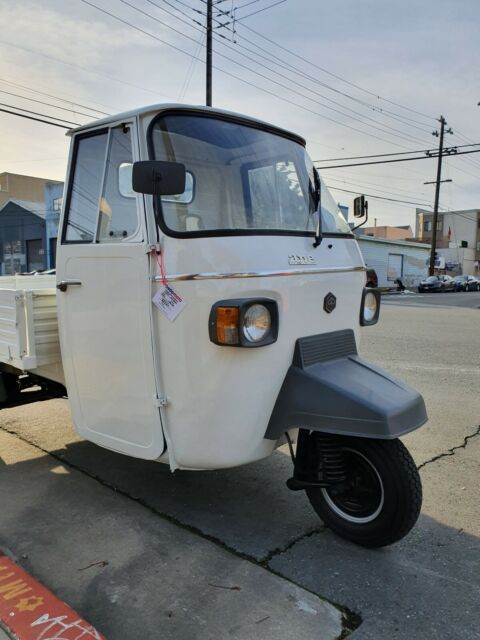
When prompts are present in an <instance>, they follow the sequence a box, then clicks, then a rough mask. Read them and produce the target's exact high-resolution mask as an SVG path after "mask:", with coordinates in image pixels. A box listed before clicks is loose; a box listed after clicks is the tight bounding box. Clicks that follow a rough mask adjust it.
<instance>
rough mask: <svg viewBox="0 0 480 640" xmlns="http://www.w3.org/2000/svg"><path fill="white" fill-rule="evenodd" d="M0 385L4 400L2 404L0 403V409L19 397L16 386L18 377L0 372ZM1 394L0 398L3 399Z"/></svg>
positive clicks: (18, 389)
mask: <svg viewBox="0 0 480 640" xmlns="http://www.w3.org/2000/svg"><path fill="white" fill-rule="evenodd" d="M0 385H1V386H2V391H4V392H5V395H6V398H5V400H4V401H3V402H1V401H0V407H2V406H4V405H6V404H8V403H9V402H14V401H15V400H16V399H17V398H18V397H19V396H20V387H19V386H18V376H16V375H13V374H11V373H5V372H0ZM3 395H4V394H3V393H2V394H1V396H2V397H3Z"/></svg>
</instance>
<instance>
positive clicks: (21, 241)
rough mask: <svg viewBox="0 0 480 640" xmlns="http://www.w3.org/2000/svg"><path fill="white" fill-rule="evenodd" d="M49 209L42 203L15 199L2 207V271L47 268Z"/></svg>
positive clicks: (0, 232)
mask: <svg viewBox="0 0 480 640" xmlns="http://www.w3.org/2000/svg"><path fill="white" fill-rule="evenodd" d="M45 228H46V225H45V210H44V206H43V204H42V203H39V202H29V201H26V200H18V199H16V198H12V199H10V200H7V201H6V202H4V203H3V205H1V206H0V273H1V275H13V274H14V273H22V272H26V271H37V270H41V269H45V265H46V256H45Z"/></svg>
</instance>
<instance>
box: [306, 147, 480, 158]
mask: <svg viewBox="0 0 480 640" xmlns="http://www.w3.org/2000/svg"><path fill="white" fill-rule="evenodd" d="M463 147H480V142H473V143H472V144H460V145H453V146H449V147H445V148H444V150H443V153H448V152H449V150H452V149H461V148H463ZM412 153H426V154H430V153H437V149H417V150H416V151H402V152H398V153H377V154H375V155H369V156H350V157H348V158H345V157H344V158H326V159H325V160H314V161H313V162H334V161H337V160H361V159H363V158H383V157H387V156H405V155H408V154H412Z"/></svg>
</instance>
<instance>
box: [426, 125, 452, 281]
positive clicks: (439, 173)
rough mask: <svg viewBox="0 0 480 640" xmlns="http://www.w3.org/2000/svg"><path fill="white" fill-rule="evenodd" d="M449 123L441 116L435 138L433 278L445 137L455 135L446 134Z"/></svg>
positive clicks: (431, 262) (431, 265)
mask: <svg viewBox="0 0 480 640" xmlns="http://www.w3.org/2000/svg"><path fill="white" fill-rule="evenodd" d="M446 124H447V121H446V120H445V118H444V117H443V116H440V133H438V131H434V132H433V133H432V135H433V136H436V137H437V138H438V137H440V142H439V145H438V164H437V179H436V181H435V203H434V205H433V222H432V246H431V249H430V267H429V270H428V273H429V275H431V276H433V274H434V273H435V250H436V246H437V224H438V203H439V199H440V183H441V182H442V156H443V137H444V134H445V133H453V131H452V129H451V128H450V129H447V131H446V132H445V125H446Z"/></svg>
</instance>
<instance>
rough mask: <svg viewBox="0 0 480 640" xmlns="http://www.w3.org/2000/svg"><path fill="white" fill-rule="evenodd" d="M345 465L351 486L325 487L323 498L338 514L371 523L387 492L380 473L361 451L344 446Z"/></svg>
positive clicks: (344, 517) (361, 522)
mask: <svg viewBox="0 0 480 640" xmlns="http://www.w3.org/2000/svg"><path fill="white" fill-rule="evenodd" d="M343 454H344V457H345V464H346V465H347V468H348V470H349V476H350V480H351V483H350V486H349V487H348V489H346V490H343V491H341V492H338V491H335V489H334V488H328V489H327V488H322V493H323V497H324V498H325V502H326V503H327V504H328V506H329V507H330V509H331V510H332V511H333V512H334V513H336V514H337V515H338V516H340V517H341V518H343V519H344V520H347V521H348V522H353V523H355V524H367V523H368V522H372V521H373V520H375V518H376V517H377V516H378V515H379V513H380V512H381V510H382V509H383V504H384V500H385V497H384V496H385V492H384V488H383V482H382V479H381V477H380V474H379V473H378V471H377V470H376V468H375V467H374V465H373V464H372V463H371V462H370V460H369V459H368V458H367V457H366V456H364V455H363V454H362V453H360V452H359V451H355V450H354V449H349V448H347V447H345V448H344V449H343Z"/></svg>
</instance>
